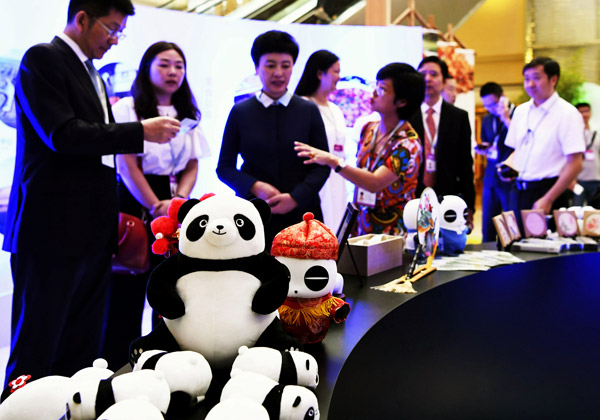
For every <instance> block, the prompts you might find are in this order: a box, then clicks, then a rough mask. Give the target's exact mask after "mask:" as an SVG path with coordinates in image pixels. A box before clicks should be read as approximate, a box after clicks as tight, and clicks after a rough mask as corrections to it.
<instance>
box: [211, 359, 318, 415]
mask: <svg viewBox="0 0 600 420" xmlns="http://www.w3.org/2000/svg"><path fill="white" fill-rule="evenodd" d="M240 396H244V397H248V398H250V399H252V400H254V401H256V402H259V403H261V404H262V405H263V407H265V408H266V409H267V412H268V413H269V418H270V419H272V420H274V419H280V420H284V419H285V420H319V418H320V413H319V404H318V402H317V397H316V396H315V394H314V393H313V392H312V391H311V390H309V389H308V388H304V387H302V386H298V385H280V384H278V383H277V382H276V381H274V380H273V379H271V378H267V377H266V376H264V375H260V374H258V373H254V372H239V371H234V372H232V374H231V379H230V380H229V381H228V382H227V383H226V384H225V386H224V387H223V392H222V393H221V401H226V400H229V399H232V398H239V397H240Z"/></svg>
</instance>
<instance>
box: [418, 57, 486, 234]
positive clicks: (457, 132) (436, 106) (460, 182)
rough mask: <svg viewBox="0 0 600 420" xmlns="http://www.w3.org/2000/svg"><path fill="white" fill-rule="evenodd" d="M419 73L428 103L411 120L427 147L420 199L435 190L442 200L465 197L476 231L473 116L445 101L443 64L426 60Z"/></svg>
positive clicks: (421, 176) (420, 186)
mask: <svg viewBox="0 0 600 420" xmlns="http://www.w3.org/2000/svg"><path fill="white" fill-rule="evenodd" d="M418 70H419V73H421V74H422V75H423V76H424V77H425V100H424V101H423V103H422V104H421V110H420V111H418V112H416V113H415V114H414V115H413V116H412V117H411V119H410V123H411V125H412V126H413V128H414V129H415V130H416V131H417V133H418V134H419V138H420V139H421V142H422V143H423V160H422V162H423V164H422V165H421V169H420V170H419V184H418V186H417V196H419V195H420V194H421V192H422V191H423V189H424V188H425V187H432V188H433V189H434V190H435V192H436V193H437V195H438V196H442V195H459V196H461V197H462V198H463V199H464V200H465V202H466V203H467V207H468V209H469V217H468V218H467V224H468V225H469V229H470V230H472V229H473V212H474V211H475V186H474V185H473V157H472V155H471V126H470V124H469V115H468V114H467V112H466V111H463V110H462V109H459V108H457V107H455V106H454V105H452V104H449V103H448V102H445V101H444V100H443V99H442V96H441V94H442V90H443V88H444V82H445V81H446V79H447V78H448V77H449V73H448V66H447V65H446V63H445V62H444V61H443V60H441V59H440V58H439V57H437V56H429V57H425V58H424V59H423V61H421V63H420V64H419V68H418Z"/></svg>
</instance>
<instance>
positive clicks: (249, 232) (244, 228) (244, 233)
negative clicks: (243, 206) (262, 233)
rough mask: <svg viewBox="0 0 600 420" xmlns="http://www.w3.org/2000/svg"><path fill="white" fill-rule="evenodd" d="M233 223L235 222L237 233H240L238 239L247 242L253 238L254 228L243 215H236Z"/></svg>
mask: <svg viewBox="0 0 600 420" xmlns="http://www.w3.org/2000/svg"><path fill="white" fill-rule="evenodd" d="M233 221H234V222H235V227H236V228H237V230H238V232H239V233H240V237H241V238H242V239H243V240H245V241H249V240H251V239H252V238H254V235H255V234H256V228H255V227H254V223H252V222H251V221H250V219H248V218H247V217H246V216H244V215H243V214H236V215H235V216H233Z"/></svg>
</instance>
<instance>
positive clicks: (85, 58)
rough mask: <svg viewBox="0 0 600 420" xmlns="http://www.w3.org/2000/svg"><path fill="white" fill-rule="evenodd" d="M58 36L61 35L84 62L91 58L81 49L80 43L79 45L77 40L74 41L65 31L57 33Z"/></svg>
mask: <svg viewBox="0 0 600 420" xmlns="http://www.w3.org/2000/svg"><path fill="white" fill-rule="evenodd" d="M56 36H57V37H59V38H60V39H62V40H63V41H65V43H66V44H67V45H68V46H69V47H71V49H72V50H73V52H74V53H75V54H76V55H77V57H78V58H79V59H80V60H81V62H82V63H84V65H85V62H86V61H87V60H89V58H88V56H87V55H85V54H84V53H83V51H81V48H80V47H79V45H77V43H76V42H75V41H73V39H72V38H71V37H70V36H69V35H67V34H66V33H64V32H61V33H59V34H58V35H56Z"/></svg>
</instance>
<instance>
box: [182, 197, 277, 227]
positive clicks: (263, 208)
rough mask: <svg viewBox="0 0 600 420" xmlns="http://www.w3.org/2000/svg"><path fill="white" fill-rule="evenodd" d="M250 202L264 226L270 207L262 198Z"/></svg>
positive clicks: (267, 219) (269, 214) (268, 218)
mask: <svg viewBox="0 0 600 420" xmlns="http://www.w3.org/2000/svg"><path fill="white" fill-rule="evenodd" d="M250 202H251V203H252V204H254V207H256V209H257V210H258V213H259V214H260V218H261V220H262V222H263V225H266V224H267V222H268V221H269V220H270V219H271V207H269V205H268V204H267V202H266V201H265V200H263V199H262V198H253V199H252V200H250ZM180 211H181V210H180Z"/></svg>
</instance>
